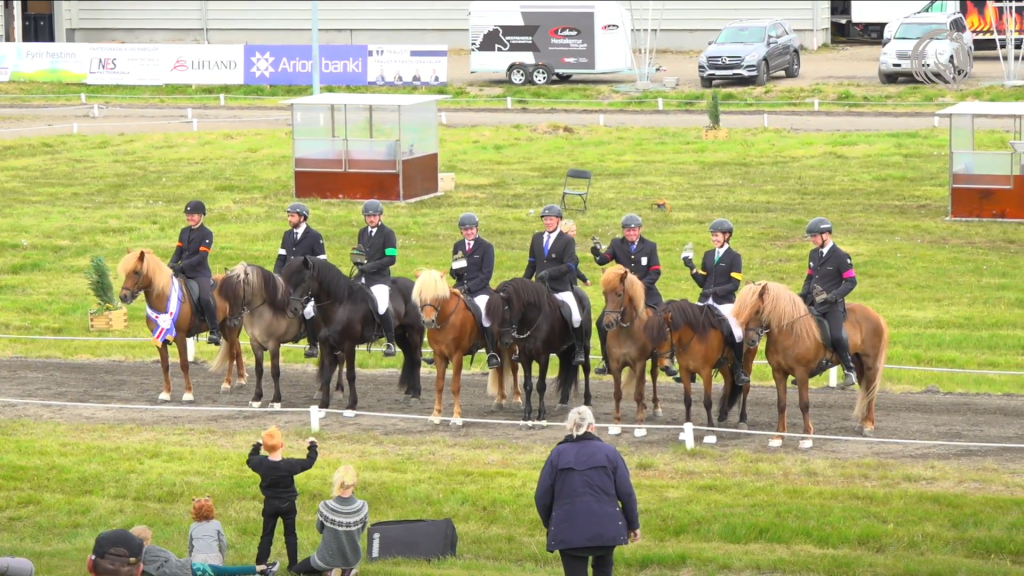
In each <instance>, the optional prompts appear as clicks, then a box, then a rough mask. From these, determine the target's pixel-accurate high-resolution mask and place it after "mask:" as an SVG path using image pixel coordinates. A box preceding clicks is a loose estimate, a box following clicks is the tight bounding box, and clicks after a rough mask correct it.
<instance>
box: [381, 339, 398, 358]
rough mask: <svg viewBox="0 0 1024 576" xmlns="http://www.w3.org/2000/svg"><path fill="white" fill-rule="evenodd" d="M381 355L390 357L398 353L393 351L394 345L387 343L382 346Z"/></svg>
mask: <svg viewBox="0 0 1024 576" xmlns="http://www.w3.org/2000/svg"><path fill="white" fill-rule="evenodd" d="M383 354H384V355H385V356H388V357H391V356H395V355H396V354H398V352H396V351H395V345H394V344H392V343H391V342H387V343H386V344H384V351H383Z"/></svg>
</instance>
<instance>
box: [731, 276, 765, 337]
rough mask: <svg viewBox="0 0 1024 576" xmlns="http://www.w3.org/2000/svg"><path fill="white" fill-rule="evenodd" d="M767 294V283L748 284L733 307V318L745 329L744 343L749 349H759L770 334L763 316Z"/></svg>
mask: <svg viewBox="0 0 1024 576" xmlns="http://www.w3.org/2000/svg"><path fill="white" fill-rule="evenodd" d="M767 293H768V283H767V282H747V285H746V286H744V287H743V290H740V293H739V296H737V298H736V304H735V305H734V306H733V310H732V313H733V317H735V318H736V322H737V323H738V324H739V325H740V326H742V327H743V342H744V344H746V345H747V346H748V347H749V348H757V347H758V346H759V345H760V344H761V338H763V337H764V335H765V334H767V333H768V328H767V327H766V325H765V321H764V318H763V317H762V314H761V312H762V310H763V309H764V303H765V298H766V297H767Z"/></svg>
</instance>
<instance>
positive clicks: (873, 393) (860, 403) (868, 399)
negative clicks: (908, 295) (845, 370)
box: [853, 316, 889, 420]
mask: <svg viewBox="0 0 1024 576" xmlns="http://www.w3.org/2000/svg"><path fill="white" fill-rule="evenodd" d="M878 330H879V331H880V332H881V334H880V336H879V342H878V351H877V352H876V353H875V354H874V358H873V359H872V360H873V361H874V366H871V367H870V370H869V369H868V366H865V367H864V379H865V381H864V382H861V386H860V392H859V393H858V394H857V407H856V408H855V409H854V411H853V417H854V418H856V419H857V420H862V419H863V418H864V416H865V415H866V414H867V413H868V408H869V407H870V406H871V405H872V404H873V403H874V401H875V398H876V397H877V396H878V389H879V388H880V387H881V384H882V370H883V369H884V368H885V355H886V351H887V350H888V349H889V326H888V325H887V324H886V323H885V319H884V318H882V317H881V316H878Z"/></svg>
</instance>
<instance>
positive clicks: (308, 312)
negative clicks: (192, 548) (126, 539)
mask: <svg viewBox="0 0 1024 576" xmlns="http://www.w3.org/2000/svg"><path fill="white" fill-rule="evenodd" d="M315 311H316V302H314V301H313V299H312V298H310V299H309V304H306V308H305V310H303V311H302V316H303V317H305V319H306V320H309V319H310V318H312V317H313V313H314V312H315ZM203 564H209V562H203Z"/></svg>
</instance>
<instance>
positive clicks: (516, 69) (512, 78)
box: [508, 64, 530, 86]
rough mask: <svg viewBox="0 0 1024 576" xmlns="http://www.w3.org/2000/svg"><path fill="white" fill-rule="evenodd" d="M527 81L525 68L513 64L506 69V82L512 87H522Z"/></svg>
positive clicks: (528, 76) (527, 75) (527, 76)
mask: <svg viewBox="0 0 1024 576" xmlns="http://www.w3.org/2000/svg"><path fill="white" fill-rule="evenodd" d="M529 80H530V75H529V74H528V73H527V72H526V66H523V65H522V64H515V65H513V66H512V67H511V68H509V69H508V81H509V82H511V83H512V84H513V85H514V86H523V85H524V84H526V83H527V82H529Z"/></svg>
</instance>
